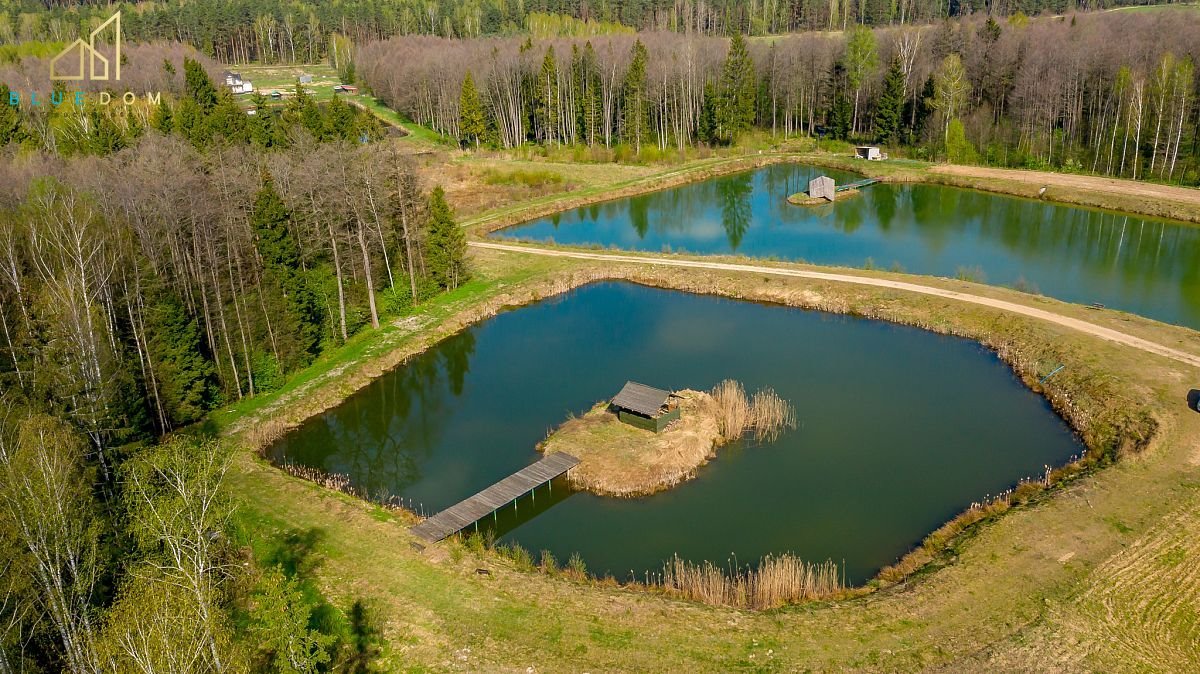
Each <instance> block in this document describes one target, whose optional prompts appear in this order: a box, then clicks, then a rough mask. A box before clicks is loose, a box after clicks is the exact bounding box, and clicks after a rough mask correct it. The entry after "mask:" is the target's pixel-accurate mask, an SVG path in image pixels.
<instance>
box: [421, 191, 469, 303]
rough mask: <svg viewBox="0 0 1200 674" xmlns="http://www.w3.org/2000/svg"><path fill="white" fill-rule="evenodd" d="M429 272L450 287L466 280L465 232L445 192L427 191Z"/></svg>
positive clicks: (444, 285) (447, 287)
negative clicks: (456, 219)
mask: <svg viewBox="0 0 1200 674" xmlns="http://www.w3.org/2000/svg"><path fill="white" fill-rule="evenodd" d="M425 245H426V261H427V263H428V265H429V273H430V275H431V276H433V280H434V281H435V282H437V284H438V285H439V286H441V287H442V288H444V289H446V290H453V289H455V288H457V287H458V286H460V285H462V284H463V282H464V281H466V280H467V276H468V274H467V264H466V263H467V236H466V234H464V233H463V230H462V228H461V227H459V226H458V223H457V222H455V221H454V213H453V212H451V210H450V205H449V204H447V203H446V192H445V191H444V190H442V188H441V187H440V186H439V187H435V188H433V193H432V194H430V195H429V235H428V237H427V238H426V240H425Z"/></svg>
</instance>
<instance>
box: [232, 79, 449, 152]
mask: <svg viewBox="0 0 1200 674" xmlns="http://www.w3.org/2000/svg"><path fill="white" fill-rule="evenodd" d="M230 69H231V70H235V71H236V72H239V73H241V75H242V78H243V79H247V80H250V81H251V82H252V83H253V84H254V89H255V91H256V92H259V93H262V94H264V95H268V96H269V95H270V94H271V92H273V91H278V92H280V93H282V94H283V95H284V96H285V97H286V96H290V95H291V94H292V93H293V92H294V91H295V90H296V80H297V79H298V78H299V77H300V76H301V75H312V82H311V83H309V84H305V85H304V87H305V90H306V91H308V92H309V93H310V94H311V95H312V96H313V98H314V99H316V100H317V101H328V100H329V99H331V98H333V95H334V91H333V88H334V87H335V86H337V85H339V84H342V81H341V79H340V78H339V77H338V75H337V72H335V71H334V69H333V67H332V66H330V65H328V64H325V63H317V64H311V65H301V66H292V65H276V66H262V65H243V66H230ZM339 95H340V96H341V97H342V99H343V100H345V101H347V102H349V103H353V104H355V105H358V106H360V107H363V108H366V109H367V110H369V111H370V112H371V113H372V114H374V115H375V116H376V117H378V118H379V119H380V120H382V121H383V122H384V123H386V124H390V125H392V126H396V127H400V128H402V129H404V131H405V132H406V134H407V136H408V138H409V140H410V141H416V142H418V143H420V144H423V145H429V146H434V147H436V146H444V145H446V144H447V142H448V141H447V140H446V138H444V137H443V136H441V135H439V134H437V133H434V132H433V131H432V130H430V129H429V128H428V127H425V126H421V125H420V124H414V123H413V122H411V121H409V120H407V119H405V118H404V117H403V116H402V115H400V114H399V113H397V112H396V111H395V110H392V109H391V108H389V107H387V106H386V105H384V104H383V103H381V102H380V101H379V99H377V98H375V97H374V96H372V95H370V94H368V93H365V92H363V91H362V89H361V87H360V88H359V93H354V94H350V93H340V94H339ZM251 96H252V95H251V94H239V95H238V96H237V98H238V100H239V101H240V102H241V103H242V104H243V105H245V106H246V107H249V106H250V105H251Z"/></svg>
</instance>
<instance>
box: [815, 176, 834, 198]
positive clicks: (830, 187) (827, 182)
mask: <svg viewBox="0 0 1200 674" xmlns="http://www.w3.org/2000/svg"><path fill="white" fill-rule="evenodd" d="M808 197H809V198H810V199H825V200H828V201H833V200H834V199H837V183H836V182H834V180H833V178H830V177H829V176H820V177H818V178H813V179H812V180H810V181H808Z"/></svg>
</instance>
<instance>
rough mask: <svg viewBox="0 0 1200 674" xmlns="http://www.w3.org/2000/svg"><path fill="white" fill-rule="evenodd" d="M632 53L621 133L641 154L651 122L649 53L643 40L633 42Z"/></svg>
mask: <svg viewBox="0 0 1200 674" xmlns="http://www.w3.org/2000/svg"><path fill="white" fill-rule="evenodd" d="M631 53H632V58H631V59H630V61H629V70H628V71H626V73H625V86H624V90H623V91H622V105H621V133H622V136H623V138H624V140H625V142H626V143H631V144H633V146H634V151H635V152H637V153H638V154H641V152H642V138H644V137H645V135H646V129H647V127H649V124H650V123H649V119H648V117H649V115H648V112H649V110H648V107H649V106H648V105H647V101H646V59H647V58H649V55H648V53H647V52H646V46H645V45H643V44H642V41H641V40H638V41H636V42H634V43H633V49H632V50H631Z"/></svg>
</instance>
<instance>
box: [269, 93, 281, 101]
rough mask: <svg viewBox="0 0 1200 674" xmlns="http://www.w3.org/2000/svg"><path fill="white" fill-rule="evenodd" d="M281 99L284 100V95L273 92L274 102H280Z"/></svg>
mask: <svg viewBox="0 0 1200 674" xmlns="http://www.w3.org/2000/svg"><path fill="white" fill-rule="evenodd" d="M281 98H283V94H282V93H280V92H279V91H272V92H271V99H272V100H276V101H278V100H279V99H281Z"/></svg>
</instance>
